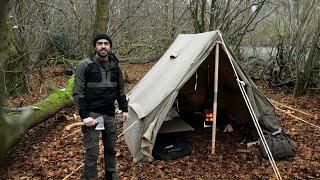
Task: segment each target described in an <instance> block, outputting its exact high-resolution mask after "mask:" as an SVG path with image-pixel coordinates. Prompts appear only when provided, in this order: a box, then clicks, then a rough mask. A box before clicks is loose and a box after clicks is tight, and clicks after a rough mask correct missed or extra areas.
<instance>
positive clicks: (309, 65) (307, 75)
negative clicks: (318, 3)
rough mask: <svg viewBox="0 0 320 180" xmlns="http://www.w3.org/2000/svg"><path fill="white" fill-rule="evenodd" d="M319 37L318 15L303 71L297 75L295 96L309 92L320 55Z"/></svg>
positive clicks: (319, 22) (319, 23)
mask: <svg viewBox="0 0 320 180" xmlns="http://www.w3.org/2000/svg"><path fill="white" fill-rule="evenodd" d="M318 15H319V13H318ZM319 37H320V17H318V24H317V29H316V31H315V33H314V36H313V39H312V44H311V47H310V50H309V53H308V57H307V59H306V62H305V64H304V67H303V71H302V72H299V73H298V75H297V76H298V77H297V80H296V85H295V88H294V95H295V96H301V95H305V94H307V92H308V90H309V88H310V83H311V78H312V76H313V73H314V71H313V68H314V67H315V62H316V60H317V59H318V55H319V47H318V43H319Z"/></svg>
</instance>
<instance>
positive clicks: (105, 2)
mask: <svg viewBox="0 0 320 180" xmlns="http://www.w3.org/2000/svg"><path fill="white" fill-rule="evenodd" d="M109 4H110V0H97V2H96V19H95V24H94V33H93V36H95V35H97V34H99V33H106V32H107V30H108V22H109Z"/></svg>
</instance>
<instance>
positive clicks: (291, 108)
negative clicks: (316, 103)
mask: <svg viewBox="0 0 320 180" xmlns="http://www.w3.org/2000/svg"><path fill="white" fill-rule="evenodd" d="M269 100H270V101H272V102H273V103H276V104H278V105H280V106H283V107H286V108H288V109H290V110H293V111H296V112H299V113H302V114H304V115H307V116H310V117H312V118H316V116H313V115H311V114H309V113H306V112H304V111H301V110H299V109H295V108H293V107H290V106H287V105H285V104H281V103H279V102H277V101H275V100H272V99H269Z"/></svg>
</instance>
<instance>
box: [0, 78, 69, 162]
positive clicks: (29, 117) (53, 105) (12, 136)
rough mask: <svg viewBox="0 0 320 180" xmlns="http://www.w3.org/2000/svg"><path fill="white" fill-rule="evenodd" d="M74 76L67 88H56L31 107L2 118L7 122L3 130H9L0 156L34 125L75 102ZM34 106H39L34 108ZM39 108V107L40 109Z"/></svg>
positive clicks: (3, 141) (2, 120)
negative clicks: (73, 91)
mask: <svg viewBox="0 0 320 180" xmlns="http://www.w3.org/2000/svg"><path fill="white" fill-rule="evenodd" d="M73 82H74V76H72V77H71V78H70V79H69V81H68V85H67V87H66V89H65V90H61V89H55V90H53V91H52V92H51V94H50V95H49V96H48V97H47V98H46V99H44V100H41V101H39V102H37V103H35V104H33V105H31V106H30V108H27V109H25V110H24V111H22V112H11V113H8V115H7V120H4V119H1V122H5V123H6V124H5V126H3V127H2V126H1V127H2V129H1V131H0V132H1V133H2V130H5V131H6V132H7V134H6V136H5V139H4V140H2V143H1V147H0V152H1V153H2V154H0V156H2V155H3V153H4V152H6V151H7V150H9V149H10V148H11V147H13V146H14V145H15V144H16V143H17V142H18V141H19V140H20V139H21V138H22V137H23V136H24V134H25V133H26V132H27V131H28V130H30V129H31V128H32V127H34V126H36V125H38V124H40V123H42V122H43V121H44V120H46V119H48V118H49V117H51V116H52V115H54V114H55V113H56V112H58V111H59V110H60V109H62V108H65V107H68V106H70V105H72V104H73V98H72V96H71V95H72V89H73V85H74V84H73ZM32 107H37V109H34V108H32ZM38 108H39V109H38Z"/></svg>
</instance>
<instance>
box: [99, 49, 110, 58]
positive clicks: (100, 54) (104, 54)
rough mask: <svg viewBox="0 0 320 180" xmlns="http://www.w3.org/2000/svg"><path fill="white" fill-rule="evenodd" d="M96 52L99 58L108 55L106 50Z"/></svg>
mask: <svg viewBox="0 0 320 180" xmlns="http://www.w3.org/2000/svg"><path fill="white" fill-rule="evenodd" d="M97 54H98V56H100V57H101V58H105V57H107V56H108V52H107V51H105V53H103V54H102V53H101V50H100V51H97Z"/></svg>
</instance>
